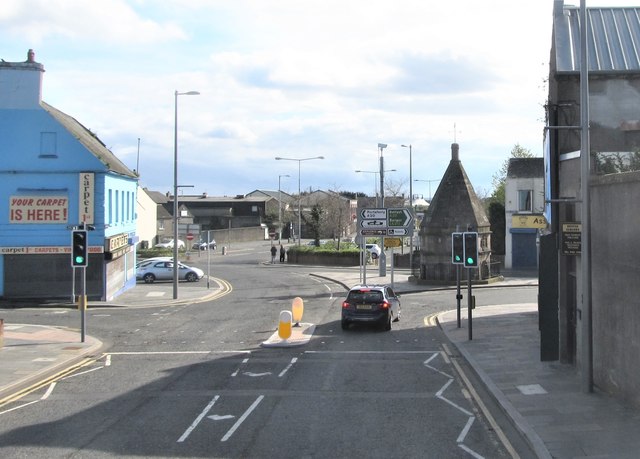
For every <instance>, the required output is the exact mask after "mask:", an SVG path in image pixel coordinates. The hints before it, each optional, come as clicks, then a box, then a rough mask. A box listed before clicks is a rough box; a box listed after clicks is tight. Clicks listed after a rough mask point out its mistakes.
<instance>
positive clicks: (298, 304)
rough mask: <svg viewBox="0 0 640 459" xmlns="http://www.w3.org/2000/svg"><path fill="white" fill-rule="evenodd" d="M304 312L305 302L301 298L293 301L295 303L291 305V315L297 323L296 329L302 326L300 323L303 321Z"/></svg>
mask: <svg viewBox="0 0 640 459" xmlns="http://www.w3.org/2000/svg"><path fill="white" fill-rule="evenodd" d="M303 312H304V301H302V298H300V297H299V296H297V297H295V298H294V299H293V303H291V314H292V315H293V321H294V322H295V323H296V324H295V325H294V327H299V326H300V321H301V320H302V314H303Z"/></svg>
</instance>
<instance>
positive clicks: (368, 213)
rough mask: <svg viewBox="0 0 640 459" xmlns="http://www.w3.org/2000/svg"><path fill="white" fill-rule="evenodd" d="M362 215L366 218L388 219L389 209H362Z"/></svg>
mask: <svg viewBox="0 0 640 459" xmlns="http://www.w3.org/2000/svg"><path fill="white" fill-rule="evenodd" d="M360 215H361V216H362V218H364V219H366V220H386V219H387V209H362V212H360Z"/></svg>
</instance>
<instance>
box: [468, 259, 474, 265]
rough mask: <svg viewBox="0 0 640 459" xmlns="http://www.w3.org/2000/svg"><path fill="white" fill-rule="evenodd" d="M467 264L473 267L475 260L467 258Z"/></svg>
mask: <svg viewBox="0 0 640 459" xmlns="http://www.w3.org/2000/svg"><path fill="white" fill-rule="evenodd" d="M467 264H468V265H475V260H474V259H473V258H471V257H469V258H467Z"/></svg>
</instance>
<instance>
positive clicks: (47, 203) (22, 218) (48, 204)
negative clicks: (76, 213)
mask: <svg viewBox="0 0 640 459" xmlns="http://www.w3.org/2000/svg"><path fill="white" fill-rule="evenodd" d="M68 216H69V200H68V199H67V197H66V196H10V197H9V223H67V218H68Z"/></svg>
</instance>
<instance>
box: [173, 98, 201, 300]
mask: <svg viewBox="0 0 640 459" xmlns="http://www.w3.org/2000/svg"><path fill="white" fill-rule="evenodd" d="M198 94H200V93H199V92H198V91H188V92H178V91H177V90H176V91H175V93H174V105H173V107H174V125H173V299H174V300H177V299H178V96H197V95H198Z"/></svg>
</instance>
